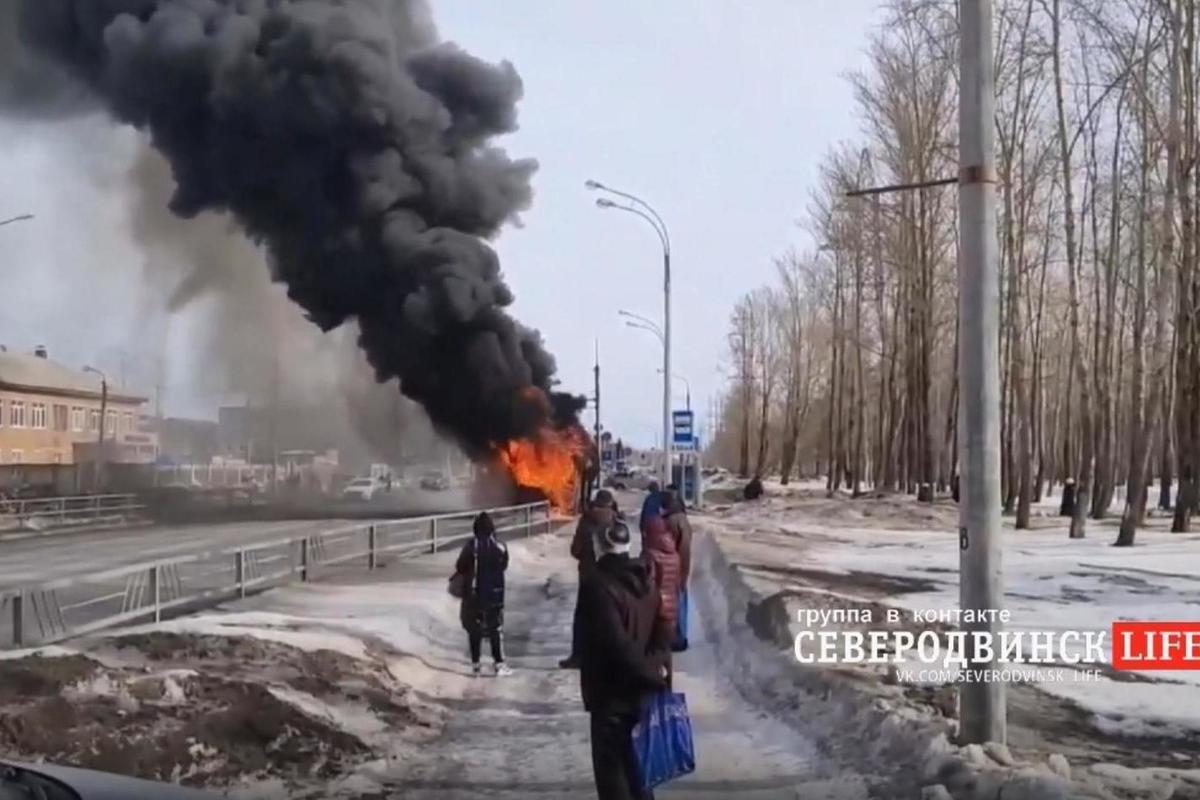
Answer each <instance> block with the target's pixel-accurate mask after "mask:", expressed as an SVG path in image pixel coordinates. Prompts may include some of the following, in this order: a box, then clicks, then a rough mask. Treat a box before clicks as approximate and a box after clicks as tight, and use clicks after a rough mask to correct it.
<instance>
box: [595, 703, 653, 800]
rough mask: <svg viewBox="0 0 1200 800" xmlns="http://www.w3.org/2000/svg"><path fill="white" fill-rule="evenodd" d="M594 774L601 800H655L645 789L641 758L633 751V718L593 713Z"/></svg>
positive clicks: (635, 719)
mask: <svg viewBox="0 0 1200 800" xmlns="http://www.w3.org/2000/svg"><path fill="white" fill-rule="evenodd" d="M591 717H592V772H593V773H594V775H595V778H596V794H597V795H598V796H599V798H600V800H654V792H652V791H650V790H648V789H643V788H642V776H641V772H640V771H639V769H638V762H637V755H636V754H635V753H634V750H633V727H634V725H636V724H637V721H638V718H637V717H636V716H633V715H625V714H609V713H603V712H599V713H598V712H593V713H592V715H591Z"/></svg>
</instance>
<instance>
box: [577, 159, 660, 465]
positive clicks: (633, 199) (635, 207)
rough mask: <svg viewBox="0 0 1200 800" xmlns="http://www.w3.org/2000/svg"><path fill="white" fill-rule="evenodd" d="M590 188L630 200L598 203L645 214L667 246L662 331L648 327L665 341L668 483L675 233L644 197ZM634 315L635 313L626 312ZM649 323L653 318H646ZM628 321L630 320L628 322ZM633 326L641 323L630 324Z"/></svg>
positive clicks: (594, 183)
mask: <svg viewBox="0 0 1200 800" xmlns="http://www.w3.org/2000/svg"><path fill="white" fill-rule="evenodd" d="M584 186H585V187H587V189H588V190H589V191H593V192H605V193H607V194H610V195H615V196H616V197H621V198H624V199H625V200H628V201H629V203H630V204H629V205H625V204H623V203H617V202H614V201H613V200H610V199H609V198H607V197H599V198H597V199H596V205H597V207H599V208H601V209H615V210H617V211H624V212H626V213H629V214H635V215H637V216H638V217H641V218H642V219H643V220H645V221H646V222H647V223H649V225H650V227H651V228H653V229H654V232H655V233H656V234H658V240H659V242H661V243H662V248H663V326H662V330H661V331H657V326H654V325H653V323H650V326H651V327H648V328H647V330H652V331H654V332H656V333H657V334H658V335H659V336H660V338H661V339H662V345H663V409H662V415H663V485H664V486H668V485H670V484H671V483H672V478H673V476H672V474H671V473H672V470H671V464H672V454H671V234H670V231H668V230H667V224H666V222H664V221H663V218H662V217H661V216H660V215H659V213H658V212H657V211H655V210H654V208H653V207H652V206H651V205H650V204H649V203H647V202H646V201H645V200H642V199H641V198H640V197H638V196H636V195H633V194H630V193H629V192H622V191H621V190H619V189H614V188H612V187H611V186H605V185H604V184H602V183H600V182H599V181H596V180H588V181H586V182H585V183H584ZM626 316H631V315H628V314H627V315H626ZM643 321H644V322H647V323H649V320H643ZM627 324H628V323H627ZM630 327H639V326H637V325H630Z"/></svg>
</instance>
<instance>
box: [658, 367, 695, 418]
mask: <svg viewBox="0 0 1200 800" xmlns="http://www.w3.org/2000/svg"><path fill="white" fill-rule="evenodd" d="M658 374H659V375H662V367H659V368H658ZM671 377H672V378H674V379H675V380H677V381H683V385H684V387H685V388H686V389H687V410H688V411H691V410H692V382H691V381H689V380H688V379H687V378H685V377H683V376H682V375H680V374H679V373H678V372H676V373H673V374H672V375H671Z"/></svg>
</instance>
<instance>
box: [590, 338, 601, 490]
mask: <svg viewBox="0 0 1200 800" xmlns="http://www.w3.org/2000/svg"><path fill="white" fill-rule="evenodd" d="M594 371H595V377H596V398H595V399H596V489H602V488H604V444H603V443H602V442H601V439H600V341H599V340H597V341H596V366H595V369H594ZM589 499H590V498H589Z"/></svg>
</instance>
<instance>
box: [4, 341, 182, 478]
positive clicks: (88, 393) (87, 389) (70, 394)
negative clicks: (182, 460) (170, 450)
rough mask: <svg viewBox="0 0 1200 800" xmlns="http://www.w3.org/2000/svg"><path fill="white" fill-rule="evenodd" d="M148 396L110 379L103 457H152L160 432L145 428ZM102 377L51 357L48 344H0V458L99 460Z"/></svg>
mask: <svg viewBox="0 0 1200 800" xmlns="http://www.w3.org/2000/svg"><path fill="white" fill-rule="evenodd" d="M145 403H146V398H144V397H139V396H137V395H134V394H130V393H128V392H126V391H124V390H122V389H120V388H116V387H113V386H112V384H111V383H110V384H109V387H108V399H107V403H105V404H104V405H105V424H104V438H105V441H106V445H105V448H104V455H105V461H107V462H110V463H128V464H139V463H153V462H154V460H155V459H156V458H157V456H158V437H157V435H156V434H154V433H152V432H146V431H143V430H142V429H141V428H142V426H141V424H140V418H141V409H142V407H143V406H144V405H145ZM100 407H101V379H100V376H98V375H96V374H94V373H91V372H84V371H83V370H77V369H72V368H70V367H67V366H64V365H63V364H59V363H57V362H55V361H52V360H51V359H50V358H49V355H48V354H47V352H46V350H45V348H38V349H37V350H35V351H34V352H33V353H15V352H10V351H7V350H3V349H2V348H0V463H2V464H78V463H88V462H92V461H95V460H96V455H97V453H98V451H99V448H98V443H99V436H100Z"/></svg>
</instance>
